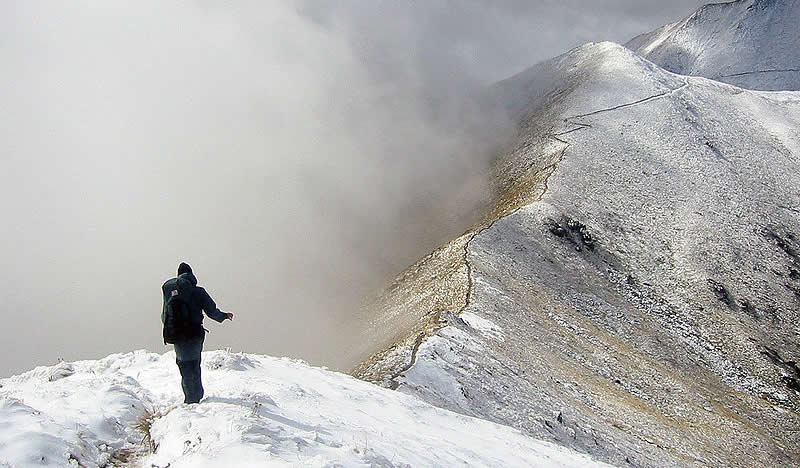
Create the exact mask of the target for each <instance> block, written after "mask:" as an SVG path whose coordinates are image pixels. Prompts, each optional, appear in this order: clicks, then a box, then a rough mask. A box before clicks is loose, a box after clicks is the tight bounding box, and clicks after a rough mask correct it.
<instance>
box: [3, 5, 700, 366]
mask: <svg viewBox="0 0 800 468" xmlns="http://www.w3.org/2000/svg"><path fill="white" fill-rule="evenodd" d="M699 5H701V2H698V1H688V0H681V1H672V2H663V1H658V0H648V1H644V0H630V1H628V0H624V1H623V0H606V1H602V0H598V1H592V2H586V1H578V0H557V1H551V0H542V1H521V0H518V1H488V0H487V1H478V0H461V1H456V0H450V1H444V0H440V1H436V0H431V1H407V2H397V1H388V0H387V1H373V0H369V1H368V0H363V1H339V2H323V1H311V0H307V1H297V2H292V1H288V0H287V1H284V2H278V1H275V2H262V1H234V2H213V1H199V0H198V1H196V2H162V1H158V2H144V1H143V2H113V1H104V2H96V1H83V2H82V1H77V0H76V1H70V2H39V1H27V0H26V1H22V0H20V1H10V2H2V3H0V102H2V111H1V112H0V154H1V155H2V156H1V157H2V166H3V168H2V171H0V208H1V209H2V211H0V212H1V213H2V216H3V219H2V225H1V226H2V227H0V241H1V242H0V258H2V259H3V261H2V270H0V297H2V300H3V305H4V307H3V310H4V313H5V319H4V320H3V325H2V328H0V329H2V331H3V334H2V335H3V336H2V337H0V376H6V375H10V374H12V373H16V372H19V371H22V370H25V369H28V368H31V367H33V366H35V365H46V364H47V365H49V364H53V363H55V362H56V360H57V359H59V358H63V359H66V360H76V359H85V358H96V357H101V356H104V355H107V354H109V353H112V352H123V351H129V350H133V349H141V348H146V349H150V350H152V351H158V352H162V351H164V350H165V349H166V348H165V347H164V346H163V345H162V344H161V342H160V333H161V324H160V321H159V315H160V311H161V297H160V285H161V283H162V282H163V281H164V280H165V279H167V278H169V277H170V276H173V275H174V271H175V268H176V266H177V264H178V263H179V262H180V261H187V262H189V263H190V264H192V266H193V267H194V269H195V272H196V274H197V276H198V278H199V279H200V283H201V284H202V285H205V286H206V287H207V289H208V290H209V291H210V292H211V294H212V296H214V298H215V299H216V300H217V302H218V304H219V305H220V307H221V308H222V309H223V310H225V311H232V312H234V313H236V320H235V321H234V322H232V323H231V322H226V323H225V324H224V325H223V326H219V325H217V324H216V323H210V324H208V323H207V324H206V327H207V328H209V329H210V330H211V334H210V335H208V337H207V339H206V349H213V348H217V347H226V346H229V347H231V348H232V349H234V350H237V351H239V350H242V351H248V352H257V353H270V354H277V355H291V356H295V357H301V358H305V359H308V360H310V361H312V362H314V363H317V364H327V365H331V366H347V365H349V364H351V363H350V362H348V361H347V353H346V349H347V344H348V340H349V339H350V338H351V337H352V336H354V331H355V330H357V329H358V328H359V327H360V324H359V322H358V321H356V320H354V317H355V316H356V315H357V314H355V313H354V308H355V306H356V304H357V303H358V300H359V298H360V297H361V296H363V295H364V294H366V293H369V292H371V291H374V290H375V289H376V288H378V287H380V285H381V284H383V283H384V282H385V281H387V280H388V279H389V278H390V277H391V276H392V275H393V274H394V273H397V272H399V270H401V269H402V268H403V267H404V266H406V265H408V264H410V263H412V262H413V261H415V260H416V259H417V258H418V257H420V256H422V255H425V254H426V253H427V252H428V251H430V250H431V249H432V248H434V247H436V245H438V244H439V243H441V242H443V241H446V240H448V239H449V238H450V237H452V236H453V235H456V234H458V233H460V231H461V230H463V228H464V227H465V226H464V223H465V222H466V221H465V220H467V219H469V213H470V211H471V210H472V209H473V208H474V207H475V206H476V205H477V204H479V203H480V202H481V201H482V200H484V199H485V198H486V190H487V187H486V181H485V175H486V171H485V166H486V165H487V164H488V155H490V154H491V151H492V150H493V148H495V146H494V145H495V144H499V143H500V142H501V140H502V138H503V136H504V135H505V132H506V131H507V130H508V129H507V128H506V127H505V124H506V122H504V121H503V119H502V118H500V117H499V116H489V115H482V116H478V117H475V112H474V111H475V109H473V108H467V107H468V106H467V104H465V101H464V100H463V97H464V96H465V95H469V94H470V93H473V92H474V91H475V90H476V89H480V88H482V87H484V86H486V85H488V84H491V83H492V82H495V81H497V80H500V79H503V78H506V77H508V76H510V75H512V74H514V73H516V72H518V71H521V70H523V69H524V68H526V67H528V66H530V65H533V64H534V63H536V62H538V61H541V60H544V59H547V58H550V57H552V56H555V55H558V54H561V53H563V52H565V51H567V50H568V49H570V48H572V47H574V46H577V45H579V44H581V43H584V42H587V41H601V40H613V41H617V42H625V41H627V40H629V39H631V38H632V37H633V36H635V35H637V34H639V33H643V32H646V31H649V30H651V29H654V28H656V27H658V26H660V25H662V24H665V23H668V22H671V21H675V20H677V19H679V18H681V17H683V16H686V15H688V14H689V13H690V12H691V11H692V10H694V9H695V8H697V7H698V6H699ZM465 106H467V107H465ZM207 322H209V320H207Z"/></svg>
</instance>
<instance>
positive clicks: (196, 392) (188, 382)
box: [177, 359, 203, 403]
mask: <svg viewBox="0 0 800 468" xmlns="http://www.w3.org/2000/svg"><path fill="white" fill-rule="evenodd" d="M177 362H178V369H180V371H181V387H183V396H184V399H183V402H184V403H200V400H201V399H202V398H203V381H202V379H201V378H200V360H199V359H197V360H195V361H177Z"/></svg>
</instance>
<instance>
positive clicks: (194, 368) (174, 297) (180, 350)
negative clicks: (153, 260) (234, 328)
mask: <svg viewBox="0 0 800 468" xmlns="http://www.w3.org/2000/svg"><path fill="white" fill-rule="evenodd" d="M161 290H162V292H163V293H164V307H163V309H162V311H161V323H163V324H164V344H168V343H169V344H173V345H174V346H175V361H176V362H177V364H178V369H179V370H180V372H181V387H183V395H184V400H183V402H184V403H199V402H200V399H201V398H203V382H202V380H201V379H200V353H202V351H203V340H204V339H205V334H206V330H205V328H203V312H205V313H206V315H208V316H209V317H211V318H212V319H214V320H216V321H217V322H220V323H222V322H223V321H224V320H225V319H229V320H233V314H232V313H230V312H222V311H221V310H219V309H217V304H216V303H215V302H214V300H213V299H211V296H209V295H208V293H207V292H206V290H205V289H203V288H201V287H200V286H198V285H197V278H195V276H194V274H193V273H192V267H190V266H189V265H188V264H186V263H181V264H180V265H179V266H178V276H177V277H176V278H172V279H170V280H167V282H165V283H164V285H163V286H162V287H161Z"/></svg>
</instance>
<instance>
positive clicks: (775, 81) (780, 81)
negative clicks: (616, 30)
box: [626, 0, 800, 91]
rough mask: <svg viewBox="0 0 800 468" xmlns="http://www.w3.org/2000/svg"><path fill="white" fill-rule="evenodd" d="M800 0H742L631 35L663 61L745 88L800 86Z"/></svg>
mask: <svg viewBox="0 0 800 468" xmlns="http://www.w3.org/2000/svg"><path fill="white" fill-rule="evenodd" d="M799 24H800V0H738V1H735V2H731V3H715V4H710V5H706V6H704V7H702V8H700V9H699V10H697V11H696V12H695V13H693V14H692V15H690V16H688V17H686V18H685V19H683V20H681V21H678V22H676V23H673V24H668V25H666V26H663V27H661V28H659V29H657V30H655V31H652V32H650V33H647V34H642V35H641V36H638V37H636V38H634V39H633V40H631V41H630V42H629V43H628V44H626V46H627V47H629V48H631V49H632V50H634V51H636V52H637V53H639V54H641V55H642V56H644V57H646V58H647V59H649V60H652V61H653V62H655V63H656V64H658V65H659V66H661V67H663V68H665V69H667V70H669V71H672V72H675V73H680V74H684V75H696V76H703V77H706V78H711V79H714V80H718V81H723V82H726V83H730V84H734V85H736V86H740V87H743V88H749V89H759V90H768V91H777V90H800V48H798V43H800V27H798V25H799Z"/></svg>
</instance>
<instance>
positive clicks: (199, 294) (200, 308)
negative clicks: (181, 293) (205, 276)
mask: <svg viewBox="0 0 800 468" xmlns="http://www.w3.org/2000/svg"><path fill="white" fill-rule="evenodd" d="M178 277H179V278H185V279H187V280H189V281H190V282H191V283H192V286H194V291H192V297H191V300H190V301H189V304H188V305H189V312H190V313H191V314H192V323H195V324H200V325H202V323H203V312H205V313H206V315H208V316H209V317H211V318H212V319H214V320H216V321H217V322H220V323H221V322H222V321H223V320H225V319H226V318H228V315H227V314H226V313H225V312H222V311H221V310H219V309H217V304H216V303H215V302H214V299H211V296H209V295H208V293H207V292H206V290H205V289H203V288H201V287H200V286H198V285H197V278H195V276H194V274H193V273H183V274H181V275H180V276H178ZM166 314H167V301H166V298H165V300H164V306H163V307H162V308H161V323H164V320H165V319H166Z"/></svg>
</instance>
